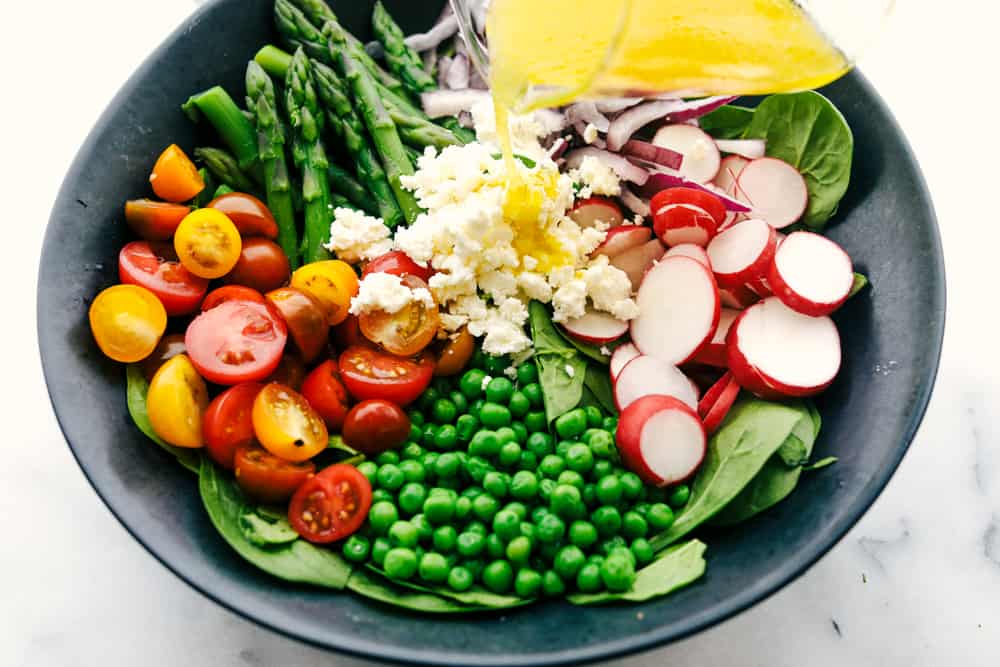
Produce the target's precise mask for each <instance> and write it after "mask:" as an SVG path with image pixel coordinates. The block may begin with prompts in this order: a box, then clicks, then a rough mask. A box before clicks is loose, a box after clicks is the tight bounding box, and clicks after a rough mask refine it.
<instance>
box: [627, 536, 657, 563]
mask: <svg viewBox="0 0 1000 667" xmlns="http://www.w3.org/2000/svg"><path fill="white" fill-rule="evenodd" d="M629 549H631V550H632V555H633V556H634V557H635V562H636V563H638V564H639V565H646V564H647V563H651V562H652V561H653V557H654V556H655V554H654V553H653V547H652V545H651V544H650V543H649V542H648V541H647V540H646V538H644V537H637V538H636V539H634V540H632V545H631V546H630V547H629Z"/></svg>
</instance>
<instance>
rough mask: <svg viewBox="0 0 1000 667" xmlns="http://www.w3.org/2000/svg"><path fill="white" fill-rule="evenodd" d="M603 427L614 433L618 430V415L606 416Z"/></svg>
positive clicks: (602, 423)
mask: <svg viewBox="0 0 1000 667" xmlns="http://www.w3.org/2000/svg"><path fill="white" fill-rule="evenodd" d="M601 428H603V429H604V430H605V431H607V432H608V433H614V432H615V431H616V430H618V418H617V417H605V418H604V420H603V421H602V422H601Z"/></svg>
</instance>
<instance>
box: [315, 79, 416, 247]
mask: <svg viewBox="0 0 1000 667" xmlns="http://www.w3.org/2000/svg"><path fill="white" fill-rule="evenodd" d="M312 65H313V74H314V78H315V81H316V90H317V92H318V93H319V97H320V99H321V100H322V102H323V106H324V107H325V108H326V110H327V119H328V121H329V123H330V127H331V129H332V130H333V132H334V133H335V134H336V135H337V136H338V137H339V138H340V140H341V142H342V143H343V145H344V148H345V149H346V150H347V152H348V153H349V154H350V156H351V157H352V159H353V160H354V166H355V173H356V174H357V176H358V179H359V180H360V181H361V182H362V183H363V184H364V185H365V187H366V188H368V191H369V192H370V193H371V195H372V197H373V198H374V200H375V204H376V207H377V209H378V214H379V217H381V218H382V221H383V222H385V224H386V225H388V226H389V227H395V226H396V225H398V224H399V223H400V222H401V221H402V219H403V214H402V212H401V211H400V210H399V206H398V205H397V204H396V198H395V196H394V195H393V193H392V192H393V191H392V188H391V187H390V185H389V181H388V179H387V178H386V175H385V170H384V169H383V168H382V165H381V164H380V163H379V159H378V155H377V154H376V153H375V151H374V150H373V149H372V146H371V144H370V143H369V142H368V138H367V137H366V136H365V128H364V124H363V123H362V121H361V118H359V117H358V114H357V113H356V112H355V110H354V106H353V105H352V104H351V99H350V97H349V96H348V92H347V87H346V85H345V83H344V80H343V79H341V78H340V76H339V75H338V74H337V73H336V72H335V71H334V70H333V69H331V68H329V67H327V66H326V65H323V64H322V63H317V62H313V63H312Z"/></svg>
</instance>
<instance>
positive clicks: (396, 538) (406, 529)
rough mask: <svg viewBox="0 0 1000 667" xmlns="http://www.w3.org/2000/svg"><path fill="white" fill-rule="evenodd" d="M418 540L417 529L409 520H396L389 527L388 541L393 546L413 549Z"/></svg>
mask: <svg viewBox="0 0 1000 667" xmlns="http://www.w3.org/2000/svg"><path fill="white" fill-rule="evenodd" d="M419 541H420V536H419V535H418V534H417V529H416V528H415V527H414V526H413V524H412V523H410V522H409V521H397V522H396V523H394V524H392V526H391V527H390V528H389V543H390V544H391V545H392V546H394V547H406V548H408V549H414V548H416V546H417V543H418V542H419Z"/></svg>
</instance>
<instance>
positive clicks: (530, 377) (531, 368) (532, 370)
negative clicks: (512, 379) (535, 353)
mask: <svg viewBox="0 0 1000 667" xmlns="http://www.w3.org/2000/svg"><path fill="white" fill-rule="evenodd" d="M535 382H538V367H537V366H535V364H534V363H532V362H530V361H529V362H526V363H523V364H521V365H520V366H518V367H517V384H518V386H520V387H524V386H525V385H529V384H533V383H535Z"/></svg>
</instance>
